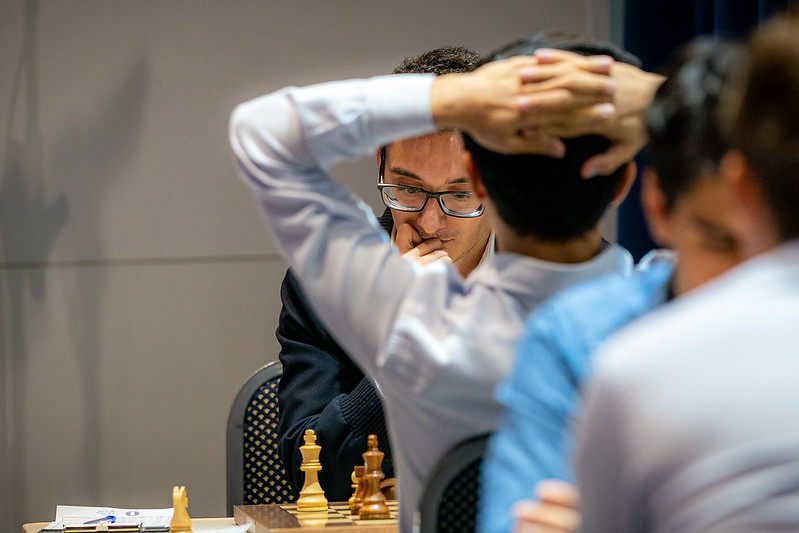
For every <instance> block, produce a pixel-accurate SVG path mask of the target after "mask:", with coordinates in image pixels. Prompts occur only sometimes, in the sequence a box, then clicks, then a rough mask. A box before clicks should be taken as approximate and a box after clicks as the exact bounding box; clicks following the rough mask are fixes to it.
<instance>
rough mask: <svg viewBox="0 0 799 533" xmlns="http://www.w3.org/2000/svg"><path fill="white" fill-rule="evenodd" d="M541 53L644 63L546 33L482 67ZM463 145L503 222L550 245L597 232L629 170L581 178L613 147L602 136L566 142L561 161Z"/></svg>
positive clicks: (505, 49)
mask: <svg viewBox="0 0 799 533" xmlns="http://www.w3.org/2000/svg"><path fill="white" fill-rule="evenodd" d="M539 48H556V49H560V50H565V51H569V52H574V53H577V54H581V55H608V56H610V57H612V58H613V59H614V60H616V61H622V62H624V63H630V64H633V65H636V66H637V65H638V64H639V63H640V62H639V61H638V59H637V58H636V57H635V56H633V55H631V54H629V53H627V52H625V51H624V50H622V49H620V48H618V47H616V46H614V45H612V44H609V43H604V42H599V41H585V40H580V39H579V38H577V37H576V36H573V35H569V34H565V33H552V32H544V33H538V34H535V35H532V36H530V37H527V38H523V39H519V40H517V41H514V42H512V43H510V44H508V45H506V46H503V47H502V48H500V49H499V50H497V51H495V52H493V53H491V54H489V55H488V56H486V57H485V58H484V59H483V60H481V62H480V63H479V65H483V64H485V63H489V62H491V61H498V60H501V59H506V58H509V57H512V56H518V55H532V54H533V53H534V52H535V51H536V50H538V49H539ZM464 142H465V145H466V149H467V150H468V151H469V152H471V154H472V158H473V159H474V163H475V165H476V167H477V170H478V171H479V173H480V177H481V179H482V182H483V184H484V185H485V188H486V190H487V192H488V195H489V196H490V197H491V201H492V202H493V204H494V206H495V207H496V209H497V212H498V215H499V217H500V218H501V219H502V220H503V221H504V222H505V223H506V224H507V225H508V226H509V227H511V228H512V229H513V230H514V231H515V232H516V233H517V234H519V235H522V236H527V235H532V236H535V237H537V238H539V239H542V240H547V241H554V242H562V241H567V240H570V239H573V238H577V237H580V236H582V235H585V234H586V233H587V232H588V231H590V230H591V229H592V228H594V227H595V226H596V224H597V223H598V222H599V220H600V219H601V218H602V215H603V214H604V213H605V211H606V210H607V208H608V205H609V204H610V202H611V201H612V200H613V197H614V196H615V194H616V191H617V189H618V185H619V182H620V180H621V177H622V176H623V175H624V170H625V166H626V165H622V166H621V167H619V168H618V169H616V170H615V171H614V172H613V173H611V174H609V175H606V176H596V177H594V178H591V179H583V178H582V176H581V174H580V169H581V166H582V164H583V163H584V162H585V161H586V160H587V159H588V158H590V157H591V156H594V155H597V154H600V153H602V152H604V151H605V150H607V148H608V147H609V146H610V141H608V140H607V139H606V138H604V137H601V136H598V135H586V136H582V137H577V138H574V139H565V140H564V144H565V145H566V155H565V156H564V157H563V158H562V159H557V158H552V157H548V156H543V155H536V154H519V155H503V154H498V153H496V152H493V151H491V150H488V149H486V148H484V147H482V146H480V145H479V144H477V143H476V142H475V141H474V140H473V139H472V138H471V137H469V135H466V134H464Z"/></svg>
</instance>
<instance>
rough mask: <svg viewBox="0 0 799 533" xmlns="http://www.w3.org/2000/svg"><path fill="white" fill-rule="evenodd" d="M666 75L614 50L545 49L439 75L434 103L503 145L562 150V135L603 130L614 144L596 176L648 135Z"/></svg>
mask: <svg viewBox="0 0 799 533" xmlns="http://www.w3.org/2000/svg"><path fill="white" fill-rule="evenodd" d="M662 79H663V78H662V77H661V76H658V75H655V74H650V73H647V72H644V71H642V70H640V69H638V68H636V67H633V66H631V65H627V64H624V63H620V62H614V61H613V59H611V58H610V57H608V56H588V57H586V56H581V55H579V54H574V53H571V52H565V51H562V50H551V49H542V50H539V51H537V52H536V55H535V56H519V57H513V58H510V59H505V60H501V61H493V62H491V63H488V64H486V65H484V66H482V67H480V68H479V69H477V70H475V71H474V72H470V73H467V74H451V75H447V76H439V77H438V78H436V80H435V81H434V83H433V91H432V94H431V106H432V111H433V119H434V120H435V122H436V124H438V125H439V126H441V127H453V128H459V129H462V130H464V131H466V132H468V133H469V134H470V135H471V136H472V137H473V138H474V139H475V140H476V141H477V142H479V143H480V144H482V145H483V146H485V147H486V148H488V149H490V150H493V151H495V152H499V153H537V154H543V155H550V156H552V157H562V156H563V155H564V150H565V148H564V145H563V142H562V141H561V138H567V137H577V136H581V135H588V134H598V135H603V136H605V137H607V138H609V139H610V140H611V141H612V145H611V146H610V148H609V149H608V150H607V151H606V152H605V153H603V154H600V155H597V156H595V157H593V158H591V159H589V160H588V161H587V162H586V163H585V165H584V167H583V175H584V176H585V177H591V176H593V175H597V174H609V173H611V172H612V171H613V170H615V169H616V168H618V167H619V166H621V165H622V164H623V163H626V162H627V161H629V160H630V159H631V158H632V156H633V155H634V154H635V153H636V152H637V151H638V150H640V149H641V148H642V147H643V145H644V144H645V143H646V130H645V127H644V111H645V110H646V107H647V106H648V104H649V102H650V101H651V99H652V96H653V95H654V93H655V91H656V90H657V87H658V86H659V85H660V83H661V82H662Z"/></svg>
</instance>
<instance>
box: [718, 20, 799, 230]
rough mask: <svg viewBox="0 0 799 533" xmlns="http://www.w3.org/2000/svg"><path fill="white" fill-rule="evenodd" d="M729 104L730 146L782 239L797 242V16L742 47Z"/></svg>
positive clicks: (771, 25) (765, 28)
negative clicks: (738, 75)
mask: <svg viewBox="0 0 799 533" xmlns="http://www.w3.org/2000/svg"><path fill="white" fill-rule="evenodd" d="M746 49H747V58H746V64H745V66H744V68H743V69H742V75H741V79H740V80H739V83H740V86H738V87H736V89H737V90H735V91H734V93H733V95H734V98H733V105H732V108H733V110H732V128H731V129H732V139H731V142H732V144H733V147H734V148H736V149H737V150H739V151H740V152H741V153H742V154H743V155H744V157H745V158H746V160H747V162H748V163H749V165H750V166H751V167H752V170H753V171H754V173H755V175H756V178H757V179H758V181H759V182H760V185H761V187H762V189H763V194H764V196H765V199H766V202H767V203H768V206H769V209H770V211H771V213H772V215H773V216H774V219H775V221H776V225H777V232H778V233H779V236H780V238H781V239H782V240H785V241H787V240H790V239H796V238H799V212H798V211H797V206H799V99H798V98H797V95H799V15H797V14H796V13H793V14H786V15H781V16H778V17H775V18H774V19H772V20H771V21H770V22H767V23H766V24H765V25H764V26H762V27H761V28H760V29H759V30H758V31H757V32H756V33H755V34H754V35H753V37H752V38H751V39H750V41H749V42H748V43H747V45H746Z"/></svg>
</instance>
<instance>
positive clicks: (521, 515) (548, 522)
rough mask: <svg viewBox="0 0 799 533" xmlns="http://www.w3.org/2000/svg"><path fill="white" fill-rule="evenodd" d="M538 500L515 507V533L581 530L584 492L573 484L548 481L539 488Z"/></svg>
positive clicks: (522, 502)
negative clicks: (581, 494)
mask: <svg viewBox="0 0 799 533" xmlns="http://www.w3.org/2000/svg"><path fill="white" fill-rule="evenodd" d="M536 495H537V496H538V499H537V500H522V501H520V502H517V503H516V504H515V505H514V506H513V510H512V511H511V512H512V513H513V517H514V518H515V523H514V526H513V533H572V532H574V531H577V529H578V528H579V527H580V512H579V510H578V506H579V504H580V493H579V492H578V491H577V487H575V486H574V485H572V484H571V483H567V482H565V481H561V480H558V479H545V480H544V481H541V482H540V483H538V485H536Z"/></svg>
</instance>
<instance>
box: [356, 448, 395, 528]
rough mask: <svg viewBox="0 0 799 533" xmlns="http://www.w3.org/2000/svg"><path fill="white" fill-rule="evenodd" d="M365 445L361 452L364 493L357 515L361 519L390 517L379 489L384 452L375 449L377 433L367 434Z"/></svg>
mask: <svg viewBox="0 0 799 533" xmlns="http://www.w3.org/2000/svg"><path fill="white" fill-rule="evenodd" d="M367 445H368V446H369V449H368V450H366V451H365V452H364V454H363V459H364V461H365V463H366V476H365V477H366V494H365V495H364V497H363V505H361V510H360V513H359V515H360V517H361V519H362V520H375V519H380V518H391V511H390V510H389V508H388V504H386V497H385V496H383V492H382V491H381V490H380V481H382V480H383V478H384V477H385V474H383V470H382V469H381V468H382V464H383V456H384V455H385V454H384V453H383V452H381V451H380V450H378V449H377V435H369V437H368V439H367Z"/></svg>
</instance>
